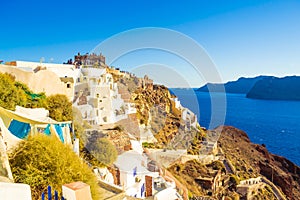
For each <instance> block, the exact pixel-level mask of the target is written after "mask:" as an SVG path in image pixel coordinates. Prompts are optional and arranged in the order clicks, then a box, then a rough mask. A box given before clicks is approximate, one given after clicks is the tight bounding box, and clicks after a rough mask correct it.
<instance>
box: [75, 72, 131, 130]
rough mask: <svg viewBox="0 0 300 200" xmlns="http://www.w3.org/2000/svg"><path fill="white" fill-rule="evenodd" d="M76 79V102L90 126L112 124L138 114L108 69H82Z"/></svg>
mask: <svg viewBox="0 0 300 200" xmlns="http://www.w3.org/2000/svg"><path fill="white" fill-rule="evenodd" d="M80 70H81V73H80V74H79V75H78V77H77V79H76V85H75V101H74V106H75V107H77V108H78V109H79V110H80V111H81V113H82V117H83V119H84V120H86V121H88V122H89V123H90V124H112V123H116V122H118V121H120V120H122V119H126V118H127V117H128V114H132V113H136V109H135V105H134V104H133V103H125V102H124V100H123V99H122V98H121V95H120V94H119V93H118V85H117V83H114V81H113V77H112V74H110V73H108V72H107V70H106V68H82V69H80Z"/></svg>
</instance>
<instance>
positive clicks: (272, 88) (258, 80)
mask: <svg viewBox="0 0 300 200" xmlns="http://www.w3.org/2000/svg"><path fill="white" fill-rule="evenodd" d="M299 87H300V77H299V76H286V77H283V78H278V77H274V76H257V77H254V78H244V77H242V78H239V79H238V80H237V81H230V82H227V83H225V84H222V83H217V84H215V83H208V84H206V85H205V86H203V87H201V88H199V89H197V91H200V92H224V89H225V92H226V93H236V94H246V97H247V98H252V99H265V100H296V101H300V91H299V89H298V88H299Z"/></svg>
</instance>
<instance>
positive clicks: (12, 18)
mask: <svg viewBox="0 0 300 200" xmlns="http://www.w3.org/2000/svg"><path fill="white" fill-rule="evenodd" d="M0 8H1V11H0V19H1V21H0V22H1V30H0V60H4V61H9V60H29V61H39V60H40V58H41V57H44V58H45V61H46V62H49V61H53V62H56V63H62V62H64V61H66V60H67V59H69V58H71V57H73V55H74V54H76V53H77V52H82V53H86V52H89V51H90V50H91V49H93V48H94V47H95V46H96V45H97V44H98V43H100V42H102V41H103V40H105V39H107V38H108V37H111V36H113V35H114V34H117V33H120V32H122V31H126V30H128V29H133V28H140V27H163V28H169V29H173V30H176V31H179V32H181V33H183V34H186V35H187V36H189V37H191V38H193V39H194V40H196V41H197V42H198V43H199V44H200V45H202V47H203V48H204V49H205V50H206V51H207V52H208V54H209V55H210V57H211V58H212V60H213V61H214V63H215V64H216V67H217V70H218V71H219V73H220V75H221V77H222V79H223V81H228V80H234V79H237V78H238V77H240V76H246V77H249V76H255V75H260V74H264V75H276V76H285V75H300V1H297V0H295V1H291V0H280V1H276V0H273V1H267V0H236V1H234V0H219V1H217V0H194V1H193V0H190V1H179V0H170V1H167V0H165V1H161V0H151V1H149V0H128V1H116V0H115V1H114V0H105V1H103V0H95V1H63V0H60V1H58V0H52V1H32V0H27V1H20V0H9V1H8V0H6V1H5V0H2V1H1V2H0ZM120 45H122V44H120ZM103 53H104V54H105V52H103ZM158 54H159V53H158V52H155V53H153V52H150V53H149V52H146V53H136V54H134V53H133V54H131V55H128V58H127V59H126V58H124V59H119V60H118V61H117V62H116V63H115V65H116V66H118V67H121V68H122V67H123V66H131V67H135V66H138V65H145V64H148V63H160V64H162V65H168V66H171V67H174V68H177V67H178V69H179V68H180V67H179V65H181V67H182V66H183V65H184V62H182V61H176V59H173V58H170V55H164V54H160V56H157V55H158ZM151 55H152V56H151ZM158 57H159V58H161V60H159V59H158ZM129 58H130V59H129ZM151 58H153V59H151ZM154 58H155V59H154ZM144 59H145V60H147V61H145V62H143V60H144ZM162 60H163V62H162ZM168 61H169V62H168ZM186 76H189V74H188V72H186ZM189 81H190V83H189V84H190V85H192V86H193V87H197V86H200V85H202V84H203V80H200V79H197V78H196V77H193V76H189ZM171 86H173V85H171ZM175 86H178V85H175Z"/></svg>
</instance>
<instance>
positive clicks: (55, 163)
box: [10, 134, 99, 199]
mask: <svg viewBox="0 0 300 200" xmlns="http://www.w3.org/2000/svg"><path fill="white" fill-rule="evenodd" d="M10 164H11V168H12V172H13V177H14V180H15V181H16V182H17V183H26V184H29V185H30V186H31V190H32V196H33V199H40V197H41V193H42V192H46V191H47V186H48V185H51V186H52V187H53V188H54V189H55V190H58V192H59V193H61V188H62V185H63V184H66V183H71V182H75V181H83V182H85V183H87V184H89V185H90V186H91V191H92V196H93V199H99V192H98V186H97V179H96V177H95V176H94V174H93V173H92V171H91V169H90V168H89V167H88V166H87V165H86V164H85V163H84V162H83V161H82V160H81V159H80V158H79V157H78V156H77V155H76V154H75V153H74V152H73V151H72V149H71V148H70V147H69V146H66V145H64V144H62V143H61V142H60V140H59V139H58V138H56V137H55V136H46V135H42V134H38V135H35V136H30V137H29V138H28V140H25V141H22V142H21V143H20V144H19V145H18V146H17V148H16V149H15V150H14V151H13V152H12V153H11V154H10Z"/></svg>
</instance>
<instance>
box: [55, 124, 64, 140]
mask: <svg viewBox="0 0 300 200" xmlns="http://www.w3.org/2000/svg"><path fill="white" fill-rule="evenodd" d="M54 127H55V130H56V132H57V134H58V136H59V139H60V140H61V141H62V142H63V143H64V142H65V140H64V133H63V130H62V128H61V126H60V125H58V124H55V125H54Z"/></svg>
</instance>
